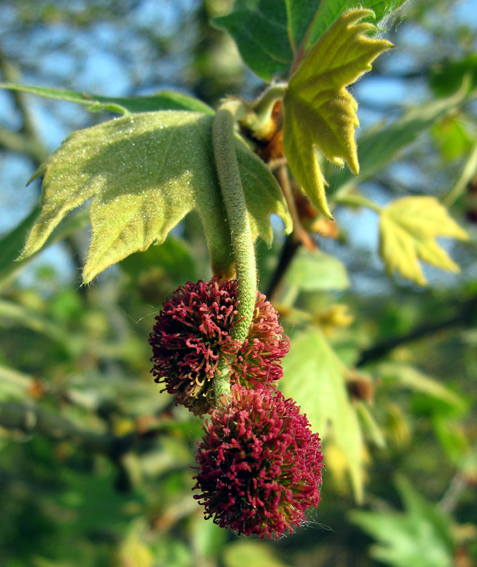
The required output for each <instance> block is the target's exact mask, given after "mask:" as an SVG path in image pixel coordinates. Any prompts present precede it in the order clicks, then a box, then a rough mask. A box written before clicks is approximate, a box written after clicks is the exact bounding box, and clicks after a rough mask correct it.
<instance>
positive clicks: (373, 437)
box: [0, 0, 477, 567]
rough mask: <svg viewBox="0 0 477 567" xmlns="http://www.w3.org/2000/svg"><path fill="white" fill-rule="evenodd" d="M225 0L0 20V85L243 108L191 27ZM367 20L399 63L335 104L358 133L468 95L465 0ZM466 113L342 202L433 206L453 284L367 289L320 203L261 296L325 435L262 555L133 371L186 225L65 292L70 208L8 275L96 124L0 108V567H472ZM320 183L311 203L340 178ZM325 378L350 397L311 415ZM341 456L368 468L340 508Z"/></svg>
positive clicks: (81, 114) (472, 175)
mask: <svg viewBox="0 0 477 567" xmlns="http://www.w3.org/2000/svg"><path fill="white" fill-rule="evenodd" d="M232 4H233V3H232V2H231V1H230V0H203V1H199V0H160V1H153V0H150V1H147V0H112V1H108V0H73V1H71V0H70V1H66V0H64V1H63V0H56V1H53V2H51V1H47V0H2V2H1V4H0V69H1V79H2V81H4V82H15V81H21V82H23V83H26V84H33V85H43V86H48V87H58V88H66V89H71V90H74V91H78V92H88V93H94V94H101V95H107V96H131V95H147V94H152V93H154V92H156V91H158V90H163V89H176V90H179V91H181V92H184V93H187V94H191V95H193V96H197V97H198V98H200V99H201V100H203V101H204V102H206V103H208V104H210V105H212V106H215V105H216V104H217V102H218V100H219V99H220V98H221V97H223V96H224V95H229V94H238V95H241V96H244V97H246V98H250V97H253V96H255V95H256V94H257V93H258V92H259V90H260V88H261V82H260V80H259V79H258V78H257V77H256V76H254V75H253V74H251V72H249V71H247V70H246V68H245V67H244V65H243V64H242V62H241V60H240V56H239V55H238V53H237V50H236V48H235V46H234V43H233V41H232V40H231V39H230V37H229V36H227V35H226V34H225V33H224V32H223V31H220V30H218V29H216V28H214V27H212V26H211V25H210V24H209V21H210V19H211V18H215V17H219V16H221V15H224V14H227V13H228V12H229V11H230V10H231V9H232ZM363 4H364V5H365V4H366V2H364V3H363ZM385 23H386V26H387V31H386V37H387V38H389V39H390V40H391V41H392V42H393V43H394V44H396V45H397V46H398V48H397V49H396V50H394V51H393V53H392V54H391V55H389V56H386V57H382V58H381V59H380V60H378V61H377V63H376V64H375V65H374V70H373V73H372V74H369V75H367V76H366V77H365V78H364V79H362V80H361V81H360V82H359V83H358V84H357V85H356V86H355V87H354V94H355V96H356V98H357V99H358V101H359V104H360V108H359V117H360V121H361V125H362V129H363V131H366V129H367V128H372V127H373V126H376V125H379V124H382V123H389V122H390V121H394V120H397V119H399V117H400V116H402V115H404V114H405V113H406V112H407V111H409V110H410V109H413V108H416V107H422V108H428V105H431V104H433V103H434V102H435V101H436V100H439V99H441V98H443V97H448V96H450V95H452V94H453V93H454V92H455V91H456V90H458V89H459V87H460V86H461V84H462V81H463V80H466V81H468V82H473V83H474V85H475V83H476V82H477V55H476V53H477V50H476V47H477V45H476V36H477V10H476V7H475V5H474V4H473V2H472V0H468V1H461V2H458V1H455V2H450V1H446V0H435V1H434V2H427V1H425V0H411V1H410V2H408V3H407V4H406V5H405V6H404V8H403V9H402V10H401V11H399V12H397V13H396V15H394V16H393V17H392V19H391V20H390V21H387V22H385ZM476 112H477V107H476V104H475V100H474V101H470V102H467V103H466V104H464V105H460V106H456V107H455V108H452V110H451V111H449V112H446V113H445V115H444V116H443V117H441V118H439V120H437V121H433V123H432V125H431V127H430V128H427V129H426V131H425V132H423V133H422V134H421V135H420V136H419V137H418V139H417V141H415V142H414V143H412V144H409V146H408V147H407V148H406V149H405V150H404V151H402V152H401V153H400V154H399V157H398V159H395V160H394V161H392V162H391V163H388V164H386V166H385V167H380V168H379V170H378V171H377V172H375V173H374V175H372V176H371V177H369V178H368V179H367V180H365V181H364V182H363V183H361V184H360V187H359V188H360V191H361V193H362V194H364V195H366V196H367V197H368V198H369V199H372V200H374V201H375V202H377V203H379V204H380V205H384V204H387V203H388V202H390V201H391V200H393V199H395V198H397V197H401V196H404V195H433V196H436V197H437V198H439V199H441V200H442V201H443V202H444V203H445V204H447V205H448V206H452V207H451V214H452V215H453V217H454V218H456V220H458V222H459V223H460V224H461V226H464V227H465V228H466V230H467V231H468V233H469V235H470V236H471V240H470V242H464V243H460V242H453V243H452V244H449V243H447V242H446V243H444V244H443V245H444V246H446V247H447V248H446V249H447V250H448V251H450V252H451V254H452V257H453V258H454V259H455V260H456V261H457V263H458V264H459V265H460V266H461V268H462V271H461V273H460V274H449V273H446V272H442V271H439V270H437V269H433V268H432V267H427V266H426V268H425V274H426V277H427V279H428V281H429V282H430V285H429V287H427V288H420V287H418V286H416V285H414V284H412V283H409V282H407V281H405V280H403V279H401V278H399V277H389V276H387V275H386V274H385V272H384V269H383V265H382V262H381V260H380V259H379V256H378V253H377V217H376V215H375V214H374V213H373V212H372V211H369V210H367V209H361V208H357V207H349V206H346V207H345V206H341V207H338V208H337V209H336V211H335V213H336V220H337V223H336V225H334V226H333V228H330V226H329V225H327V224H326V223H325V224H323V223H321V225H320V226H319V227H314V230H316V233H315V234H314V238H315V240H316V242H317V245H318V248H319V250H320V251H321V254H320V255H319V256H314V257H313V258H310V257H309V255H308V256H307V252H306V251H304V250H301V251H300V252H299V253H298V254H297V255H296V256H295V259H294V261H293V263H292V264H291V266H290V268H289V270H288V271H287V274H286V276H285V277H284V279H283V280H282V281H281V283H280V286H279V287H278V288H276V289H275V292H276V293H275V294H274V301H275V304H276V306H277V308H279V309H280V310H281V312H282V315H283V323H284V325H285V327H286V330H287V332H288V333H289V334H290V336H291V338H292V351H291V353H290V357H289V358H288V359H287V361H286V368H285V370H286V377H287V379H288V378H289V381H288V382H287V381H286V380H285V379H284V385H283V388H284V389H285V391H286V393H287V394H289V395H293V396H294V397H297V398H300V392H299V390H300V388H306V386H307V382H306V381H305V380H303V379H302V377H303V374H304V373H305V374H306V373H310V372H311V373H312V374H313V376H316V379H317V380H319V381H320V387H321V385H322V387H323V396H322V397H319V399H318V398H316V399H311V400H310V407H309V408H307V411H308V413H309V412H312V413H314V414H316V415H315V419H317V420H321V421H322V424H323V428H325V429H330V430H332V431H334V436H333V435H330V442H329V443H326V444H325V453H326V455H325V460H326V464H327V469H326V471H325V474H324V483H323V491H322V496H323V500H322V502H321V503H320V506H319V508H318V509H317V510H311V511H310V513H309V517H308V519H309V521H308V522H307V524H306V526H304V527H303V528H302V529H300V530H298V532H297V533H295V534H294V535H292V536H289V537H285V538H282V539H280V540H278V541H273V542H269V541H264V542H262V541H260V540H256V539H253V538H249V539H243V538H242V539H239V538H237V537H236V536H234V534H232V533H229V532H227V531H225V530H221V529H219V528H217V527H216V526H215V525H214V524H213V523H212V522H211V521H204V519H203V513H202V509H200V508H199V506H198V505H197V503H196V502H195V500H194V499H193V498H192V493H191V487H192V486H193V482H194V481H193V480H192V476H193V474H194V473H193V470H192V469H191V467H190V463H191V462H192V461H193V453H194V443H195V441H196V440H197V439H198V438H199V437H200V434H201V433H200V432H201V424H200V422H199V420H198V419H196V418H194V417H193V416H192V415H191V414H189V413H188V412H187V411H183V408H176V407H174V405H173V401H172V400H171V399H170V397H169V396H168V395H167V394H161V393H159V388H158V387H157V386H156V385H155V384H154V383H152V380H151V376H150V374H149V370H150V362H149V359H150V351H149V345H148V342H147V337H148V334H149V332H150V329H151V328H152V325H153V320H154V316H155V315H156V314H157V313H158V311H159V309H160V305H161V303H162V302H163V301H164V299H166V298H168V297H170V295H171V293H172V291H173V290H174V289H176V288H177V287H178V286H179V285H181V284H183V283H185V281H187V280H196V279H198V278H202V279H206V278H208V277H210V268H209V267H208V257H207V249H206V245H205V241H204V238H203V234H202V228H201V226H200V221H199V220H198V218H197V217H196V216H194V215H190V216H189V217H187V218H186V219H185V221H184V222H183V223H182V224H181V225H180V226H179V227H178V229H176V230H175V231H174V234H173V236H170V237H169V238H168V240H167V241H166V243H165V244H164V245H163V246H161V247H152V248H150V249H149V250H148V251H147V252H146V253H142V254H136V255H133V256H130V257H129V258H127V259H126V260H125V261H123V262H122V263H121V264H120V265H118V266H115V267H113V268H111V269H109V270H107V271H106V272H105V273H104V274H103V275H101V276H100V277H99V278H98V279H97V280H96V281H95V282H94V284H93V285H91V286H88V287H80V279H79V269H80V266H81V265H82V262H83V258H84V255H85V251H86V247H87V242H88V239H89V235H88V229H87V228H86V219H85V216H84V213H82V212H81V211H80V212H79V213H78V214H76V215H74V216H73V217H72V218H70V219H69V220H68V221H67V222H66V223H65V224H64V225H63V228H62V232H61V234H57V235H56V237H55V238H53V239H52V240H51V242H50V245H49V246H48V248H47V249H46V250H45V251H44V252H43V253H41V254H40V255H38V256H37V257H36V258H35V259H34V260H33V261H31V262H23V263H19V264H13V263H12V260H13V259H14V258H15V257H16V255H17V253H18V252H19V250H20V249H21V247H22V244H23V242H24V238H25V228H24V226H27V225H29V221H28V219H29V218H30V217H29V215H32V216H35V215H36V214H37V209H36V208H35V207H37V204H38V199H39V183H38V182H37V181H35V182H34V183H32V184H31V185H29V186H28V187H26V188H25V182H26V181H27V179H28V178H29V177H30V176H31V174H32V173H33V172H34V171H35V169H36V168H37V167H38V165H39V164H40V163H41V162H42V161H43V160H44V159H45V158H46V157H47V156H48V154H49V153H50V152H51V151H52V150H54V149H55V148H56V147H57V146H58V144H59V143H60V142H61V140H62V139H63V138H64V137H65V136H66V135H67V134H68V133H69V132H70V131H72V130H74V129H77V128H84V127H86V126H90V125H92V124H94V123H96V122H99V121H102V120H105V119H107V118H108V117H109V116H108V115H107V114H106V113H102V114H100V115H97V114H90V113H88V112H87V111H86V110H84V109H83V108H80V107H77V106H75V105H73V104H71V103H67V102H62V101H56V100H55V101H52V100H48V99H38V98H33V97H30V96H29V95H24V94H22V93H11V92H8V91H1V92H0V205H1V206H0V232H1V240H0V293H1V297H0V501H1V503H2V513H1V518H0V566H1V567H26V566H33V567H75V566H82V567H85V566H100V565H101V566H102V567H104V566H107V565H111V566H120V567H132V566H134V567H153V566H157V567H162V566H164V567H189V566H191V567H192V566H197V567H215V566H217V567H222V566H223V567H243V565H247V564H252V563H253V564H256V565H259V566H260V567H287V566H288V567H291V566H299V567H315V566H317V567H318V566H322V565H323V566H324V565H326V566H327V567H349V566H351V565H353V567H366V566H374V565H380V564H383V563H385V564H389V565H394V566H396V567H398V566H399V567H401V566H402V567H405V566H409V565H414V566H415V567H447V566H449V567H450V566H456V567H471V566H472V565H475V564H477V545H476V543H475V542H476V541H477V493H476V486H477V427H476V421H475V407H476V405H475V403H476V397H477V394H476V387H475V386H476V379H477V348H476V347H477V327H476V322H477V299H476V298H477V246H476V235H477V229H476V222H477V166H476V163H475V162H476V147H477V130H476V129H477V122H476ZM358 147H360V146H359V141H358ZM370 155H371V157H369V156H368V161H369V159H370V160H371V161H372V160H373V159H376V160H377V159H378V156H375V157H373V154H370ZM362 159H366V156H364V155H362V154H361V153H360V160H362ZM328 173H329V175H327V177H328V178H329V179H330V180H331V183H330V195H331V199H333V189H334V187H336V186H337V184H338V181H336V182H335V183H333V175H334V174H333V172H332V171H330V172H328ZM336 175H337V179H339V175H340V174H339V173H338V174H336ZM32 211H33V212H32ZM312 228H313V227H312ZM280 233H281V226H280V225H279V223H278V222H277V224H276V237H275V243H274V245H273V247H272V248H271V249H270V250H267V249H266V247H265V246H264V245H263V244H261V243H260V244H259V246H258V258H259V265H260V287H261V289H262V291H265V290H267V289H268V288H269V286H270V282H271V281H273V278H274V273H275V270H276V267H277V263H278V258H279V255H280V249H281V246H282V245H283V237H282V236H281V234H280ZM60 236H61V237H64V238H65V239H64V240H62V241H61V242H57V241H58V240H60ZM310 318H312V319H313V323H314V327H313V330H312V331H309V329H308V331H307V324H308V323H309V320H310ZM293 347H295V348H293ZM318 352H319V353H321V355H320V358H317V356H318V355H317V353H318ZM306 361H308V362H309V363H310V364H309V365H308V366H307V365H306V364H304V362H306ZM343 364H344V365H346V368H347V369H348V370H347V374H346V376H347V386H348V387H347V391H346V392H344V393H342V394H343V395H344V396H345V397H344V398H340V397H339V396H340V395H341V394H340V393H339V392H338V390H337V389H336V390H334V391H333V390H332V395H335V397H336V404H335V405H334V410H333V408H330V407H327V406H328V405H330V404H329V401H330V398H329V397H327V396H330V388H329V387H328V386H329V384H330V383H333V380H334V377H335V376H336V373H337V372H339V369H340V368H341V365H343ZM305 394H306V392H305ZM303 395H304V394H303V392H302V393H301V397H303ZM340 400H341V401H340ZM350 400H351V406H352V408H353V413H352V414H349V415H348V414H347V413H346V411H347V409H346V408H348V407H349V405H350V404H349V401H350ZM340 404H341V405H340ZM331 405H333V404H331ZM327 412H328V413H327ZM350 416H357V418H358V420H359V423H358V422H356V423H354V422H353V421H352V420H351V422H350V421H349V419H351V417H350ZM353 419H354V418H353ZM320 433H323V434H324V433H325V432H322V431H320ZM340 435H341V439H342V440H343V439H344V438H346V439H345V441H342V443H344V445H345V446H346V443H348V449H349V451H348V454H346V455H344V454H343V446H340V442H339V439H340ZM353 435H357V437H356V439H355V438H354V437H353ZM353 439H355V440H356V443H357V445H356V450H357V451H358V452H359V454H358V455H357V459H359V460H360V461H363V462H364V464H365V471H366V472H365V475H366V476H365V486H364V496H363V498H362V505H361V506H357V504H356V499H355V496H356V490H355V491H354V493H353V490H352V485H353V467H352V466H350V464H349V459H350V455H352V451H351V449H350V446H349V444H350V443H351V445H352V446H354V443H355V441H354V440H353ZM350 451H351V452H350ZM347 470H349V471H350V472H351V479H350V477H349V475H348V474H347ZM350 480H351V482H350ZM355 488H356V486H355Z"/></svg>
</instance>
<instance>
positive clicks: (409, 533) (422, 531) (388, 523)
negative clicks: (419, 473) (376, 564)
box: [350, 479, 455, 567]
mask: <svg viewBox="0 0 477 567" xmlns="http://www.w3.org/2000/svg"><path fill="white" fill-rule="evenodd" d="M398 488H399V492H400V494H401V498H402V500H403V502H404V505H405V508H406V511H405V513H400V512H396V511H394V510H393V511H390V512H387V511H386V512H362V511H353V512H351V514H350V517H351V521H352V522H353V523H355V524H357V525H358V526H360V527H361V528H362V529H363V530H364V531H365V532H367V533H368V534H370V535H371V536H373V537H374V538H376V539H377V540H378V542H379V545H375V546H373V547H372V548H371V555H372V556H373V557H374V558H376V559H378V560H379V561H382V562H384V563H387V564H390V565H394V566H395V567H408V566H409V565H419V566H420V567H451V566H452V565H454V559H453V551H454V547H455V543H454V539H453V537H452V534H451V525H450V519H449V518H448V517H447V516H446V515H445V514H444V513H443V512H441V511H440V508H439V506H435V505H434V504H431V503H430V502H427V501H426V500H424V498H423V497H422V496H421V495H420V494H418V493H417V492H416V491H415V490H414V489H413V488H412V486H411V485H410V484H409V482H407V481H405V480H404V479H399V480H398Z"/></svg>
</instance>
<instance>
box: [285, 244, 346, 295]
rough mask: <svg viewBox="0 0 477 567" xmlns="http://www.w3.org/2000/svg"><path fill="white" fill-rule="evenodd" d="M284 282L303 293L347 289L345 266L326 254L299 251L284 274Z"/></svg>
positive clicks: (305, 250)
mask: <svg viewBox="0 0 477 567" xmlns="http://www.w3.org/2000/svg"><path fill="white" fill-rule="evenodd" d="M285 279H286V282H287V283H288V284H289V285H295V286H297V287H298V288H299V289H300V290H303V291H317V290H324V289H346V288H348V287H349V279H348V274H347V272H346V267H345V265H344V264H343V263H342V262H340V261H339V260H337V259H336V258H334V257H333V256H329V255H328V254H324V253H323V252H318V251H315V250H313V251H310V250H307V249H305V248H302V249H301V250H299V252H298V253H297V254H296V256H295V258H294V259H293V262H292V264H291V266H290V268H289V270H288V271H287V273H286V276H285Z"/></svg>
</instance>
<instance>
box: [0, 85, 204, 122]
mask: <svg viewBox="0 0 477 567" xmlns="http://www.w3.org/2000/svg"><path fill="white" fill-rule="evenodd" d="M0 88H2V89H8V90H12V91H19V92H23V93H28V94H33V95H37V96H42V97H46V98H54V99H57V100H65V101H67V102H75V103H76V104H81V105H82V106H85V107H86V108H87V109H88V110H90V111H91V112H100V111H102V110H104V111H108V112H114V113H117V114H123V115H125V114H130V113H137V112H155V111H158V110H192V111H197V112H204V113H205V114H211V115H212V114H214V111H213V109H212V108H210V106H207V105H206V104H205V103H203V102H201V101H200V100H198V99H196V98H194V97H191V96H189V95H186V94H183V93H178V92H174V91H161V92H159V93H156V94H154V95H150V96H132V97H108V96H99V95H90V94H86V93H78V92H74V91H67V90H64V89H50V88H47V87H35V86H30V85H20V84H17V83H0Z"/></svg>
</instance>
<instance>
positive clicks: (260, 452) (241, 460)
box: [194, 385, 323, 538]
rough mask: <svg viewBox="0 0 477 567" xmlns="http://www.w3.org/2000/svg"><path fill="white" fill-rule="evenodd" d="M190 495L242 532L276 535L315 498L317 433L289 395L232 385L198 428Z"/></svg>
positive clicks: (222, 523)
mask: <svg viewBox="0 0 477 567" xmlns="http://www.w3.org/2000/svg"><path fill="white" fill-rule="evenodd" d="M204 430H205V435H204V438H203V439H202V442H201V443H200V445H199V447H198V451H197V456H196V462H197V465H198V468H199V473H198V474H197V475H196V476H195V477H194V478H195V479H196V481H197V483H196V485H195V486H194V489H197V490H200V491H201V493H200V494H198V495H195V496H194V498H196V499H197V500H199V503H200V504H202V505H204V506H205V509H206V511H205V516H206V518H213V521H214V522H215V523H216V524H218V525H219V526H221V527H227V526H229V527H230V528H232V529H233V530H235V531H236V532H237V534H239V535H240V534H244V535H246V536H248V535H251V534H257V535H260V537H261V538H263V537H264V536H265V535H267V536H269V537H270V538H271V537H274V536H276V537H278V536H279V535H280V534H282V533H283V532H285V531H286V530H290V531H293V526H299V525H300V524H301V523H303V521H304V519H305V515H304V510H305V509H306V508H308V506H317V505H318V502H319V501H320V485H321V466H322V460H323V456H322V453H321V446H320V438H319V436H318V435H317V434H314V433H312V432H311V430H310V426H309V423H308V420H307V418H306V416H305V415H302V414H300V408H299V407H298V406H297V405H296V403H295V402H294V401H293V400H291V399H285V398H284V396H283V395H282V394H281V393H280V392H278V391H274V390H271V389H270V390H266V391H253V390H246V389H244V388H242V387H241V386H238V385H235V386H233V387H232V393H231V396H230V398H229V399H227V398H225V397H223V398H221V400H219V405H218V408H217V409H215V410H214V411H213V412H212V414H211V417H210V421H207V422H206V424H205V427H204Z"/></svg>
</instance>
